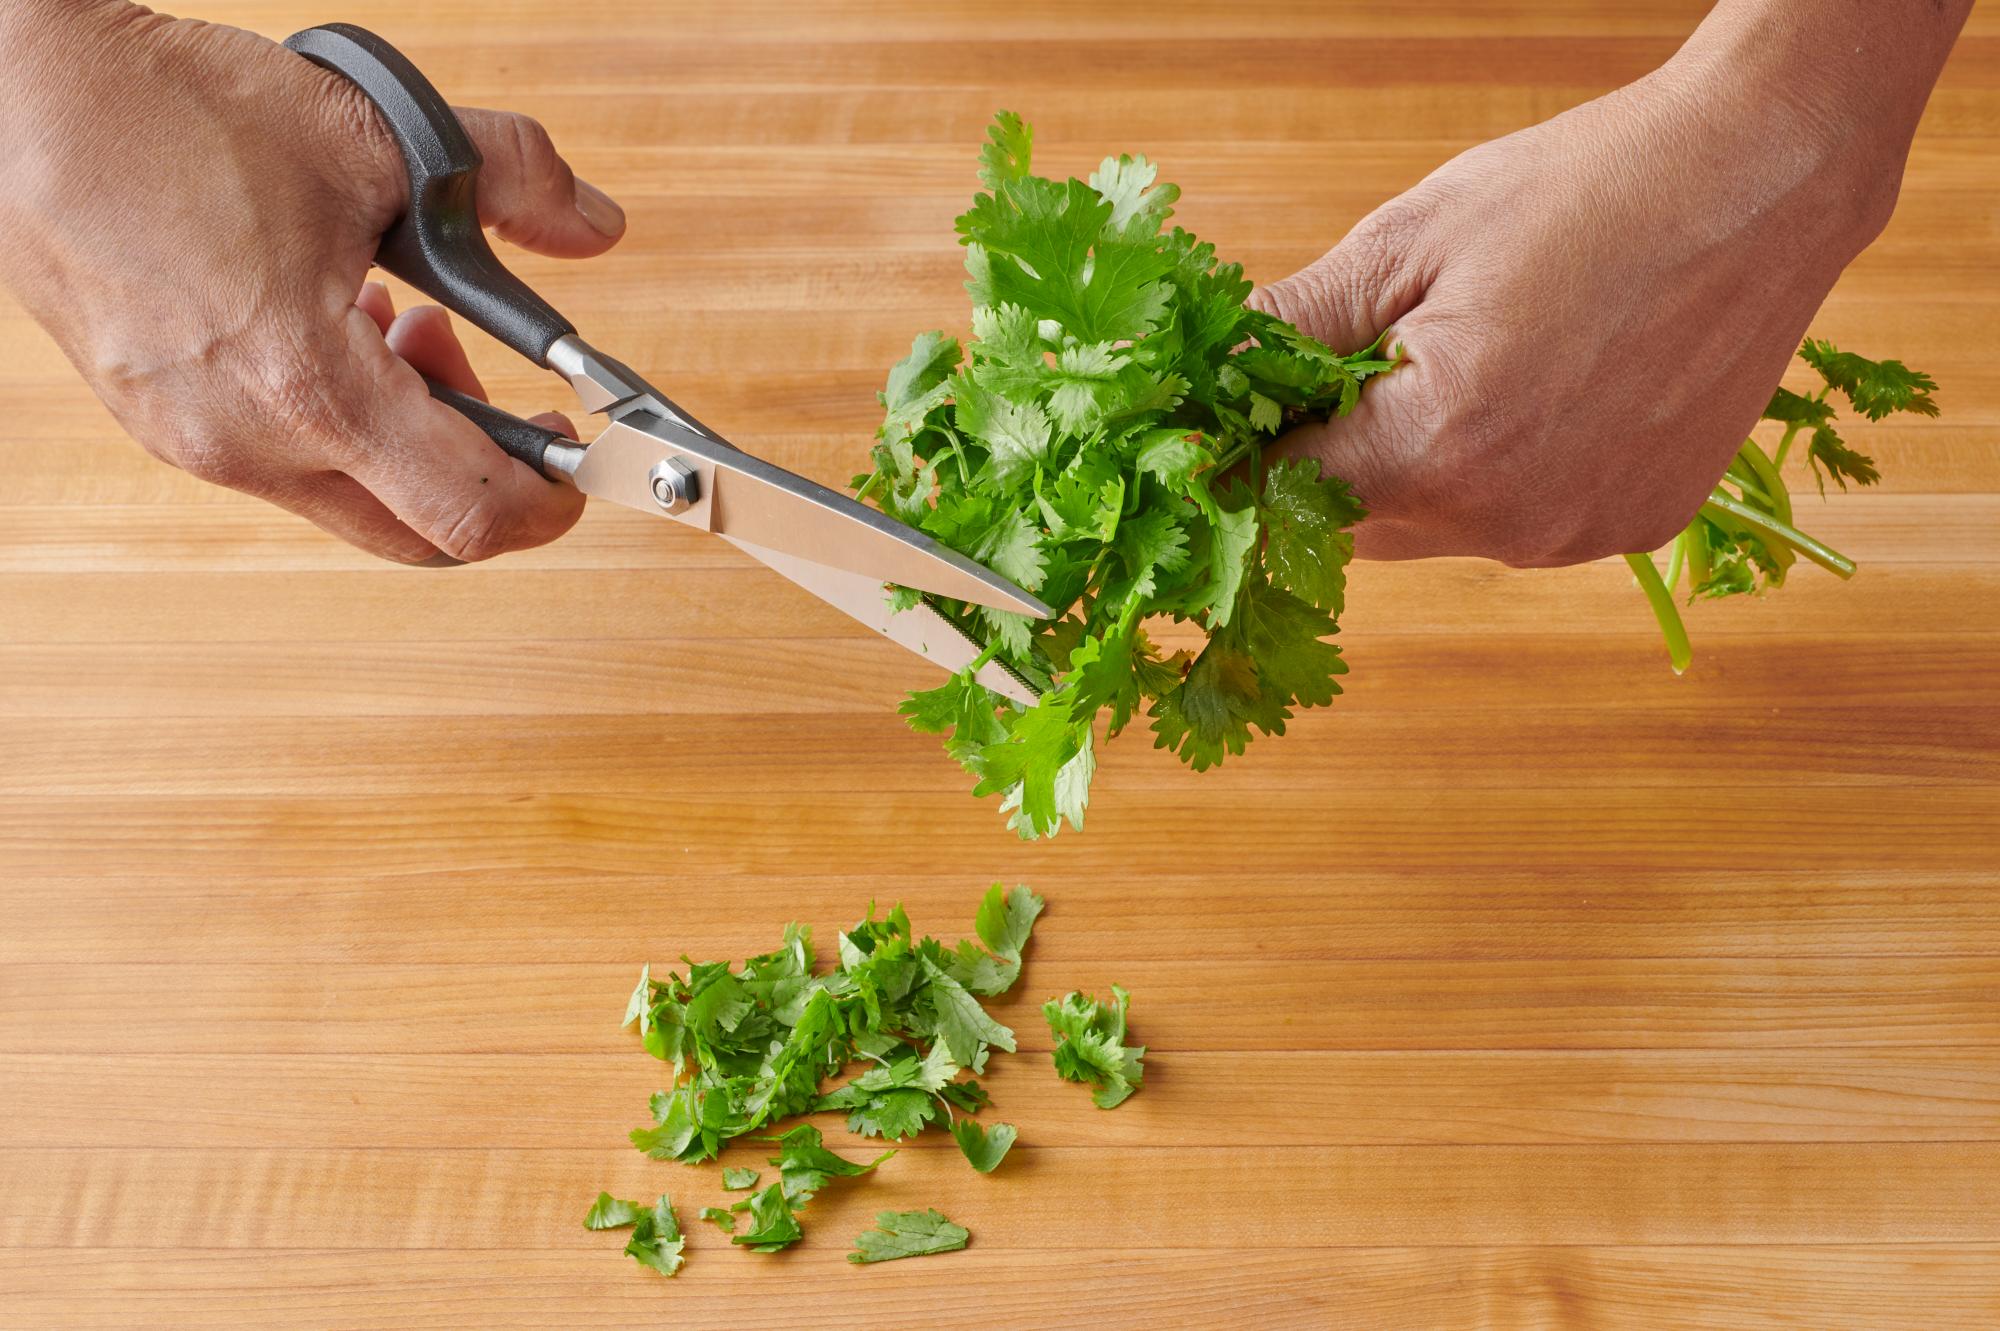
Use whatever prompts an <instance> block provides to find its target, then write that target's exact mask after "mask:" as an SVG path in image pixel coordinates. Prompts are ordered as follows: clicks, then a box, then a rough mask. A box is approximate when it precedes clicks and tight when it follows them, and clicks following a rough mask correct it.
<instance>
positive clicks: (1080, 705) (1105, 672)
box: [856, 112, 1395, 837]
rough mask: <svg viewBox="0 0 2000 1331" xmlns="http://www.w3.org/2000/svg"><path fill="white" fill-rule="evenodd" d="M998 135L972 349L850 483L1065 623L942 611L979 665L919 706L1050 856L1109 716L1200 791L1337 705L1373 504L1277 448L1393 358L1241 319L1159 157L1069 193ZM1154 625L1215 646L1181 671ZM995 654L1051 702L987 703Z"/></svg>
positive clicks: (1012, 120) (1015, 125) (910, 363)
mask: <svg viewBox="0 0 2000 1331" xmlns="http://www.w3.org/2000/svg"><path fill="white" fill-rule="evenodd" d="M988 135H989V139H990V142H988V143H987V144H986V145H985V147H984V148H983V149H982V150H981V152H980V168H979V178H980V180H981V181H983V182H984V184H985V186H986V191H985V192H982V193H980V194H978V195H977V196H975V197H974V199H973V202H972V206H971V208H970V209H968V210H967V211H966V212H965V213H964V214H963V215H962V216H960V217H959V219H958V233H959V236H960V238H961V239H962V241H963V242H964V244H965V249H966V255H965V265H966V270H967V272H968V273H969V274H970V280H969V281H967V283H966V289H967V290H968V291H969V292H970V293H971V295H972V303H973V310H972V329H973V334H974V337H975V338H976V339H977V340H976V341H974V342H973V343H972V344H971V346H970V347H969V348H961V347H960V345H959V344H958V342H957V341H955V340H953V339H951V338H948V337H946V336H945V335H944V334H942V333H925V334H923V335H921V336H919V337H918V338H917V339H916V340H915V342H914V343H912V345H911V348H910V354H909V356H908V357H907V358H905V359H904V360H903V361H902V362H901V363H900V364H898V365H897V366H896V367H895V368H894V369H892V370H891V371H890V372H889V381H888V386H887V388H886V389H885V390H884V392H883V393H882V394H881V401H882V405H883V407H884V409H885V419H884V421H883V424H882V428H881V430H880V432H879V434H878V440H879V442H878V443H877V444H876V446H875V448H874V451H873V460H874V463H875V468H874V470H873V472H871V473H870V474H868V475H866V476H863V477H857V478H856V485H857V486H858V487H859V493H860V494H862V495H863V496H866V497H872V498H873V499H874V500H875V501H876V502H877V503H879V504H881V505H882V507H883V508H884V509H885V510H887V511H888V512H889V513H891V514H893V515H894V516H895V517H897V518H899V519H901V520H902V521H904V522H907V523H909V524H911V525H912V526H915V527H919V528H921V529H923V530H924V531H926V532H929V533H930V534H931V535H933V536H935V537H936V538H937V539H938V540H939V541H941V542H942V543H943V544H945V545H947V546H950V547H951V548H952V549H954V550H958V551H960V552H962V553H964V554H967V555H970V556H971V557H973V558H975V559H978V560H980V561H981V562H982V563H985V564H986V565H988V566H989V567H991V568H993V569H994V570H995V571H996V572H999V573H1001V574H1002V575H1004V576H1006V577H1008V578H1011V579H1012V580H1013V581H1014V582H1016V583H1018V584H1019V585H1020V586H1022V587H1025V588H1027V589H1028V590H1030V591H1032V592H1035V593H1036V594H1038V595H1039V596H1040V597H1041V598H1042V599H1043V600H1044V601H1046V602H1048V604H1049V605H1051V606H1054V607H1056V609H1057V611H1058V615H1057V618H1056V619H1054V620H1052V621H1047V622H1038V621H1035V620H1032V619H1029V618H1028V617H1026V616H1023V615H1017V614H1011V613H1008V612H1006V611H1000V610H993V609H990V608H987V607H984V606H968V605H965V604H962V603H959V602H953V601H944V600H934V601H933V604H935V605H936V606H937V607H938V609H939V610H940V611H941V612H943V613H945V614H946V615H948V616H949V617H951V618H952V619H953V620H954V621H955V622H956V623H957V624H958V625H959V626H960V627H961V628H962V629H964V630H965V631H966V632H967V633H968V634H971V635H972V636H973V637H974V639H975V640H977V641H980V642H983V643H985V644H987V645H986V648H985V652H984V654H983V655H982V656H981V658H980V659H979V660H978V661H977V662H976V663H975V664H974V665H973V667H972V668H971V669H968V670H967V671H966V672H964V673H962V674H960V675H958V676H955V677H954V678H953V679H952V680H951V681H950V682H948V683H946V684H944V685H942V686H941V687H938V688H935V689H930V690H927V691H924V692H920V693H915V694H912V695H911V696H910V698H909V699H908V700H907V701H906V702H905V703H904V704H903V708H902V710H903V713H904V714H905V715H906V716H908V718H909V720H910V724H911V725H912V726H914V727H915V728H916V729H918V730H921V731H926V732H930V733H937V734H943V735H946V736H948V738H947V740H946V742H945V748H946V751H947V752H948V753H950V754H951V756H952V757H953V758H955V759H957V760H958V762H959V763H960V764H961V765H963V766H964V767H965V769H966V770H967V771H968V772H970V773H971V774H972V776H973V777H974V779H975V785H974V793H975V794H979V795H997V796H999V797H1000V799H1001V807H1002V809H1003V810H1004V811H1006V812H1008V813H1009V814H1010V815H1011V816H1010V822H1011V825H1012V826H1013V827H1014V828H1015V829H1016V830H1017V831H1018V832H1019V833H1020V834H1021V835H1022V836H1024V837H1040V836H1047V835H1051V834H1053V833H1054V832H1056V831H1057V830H1058V829H1059V828H1060V826H1061V824H1062V823H1063V822H1064V821H1065V820H1067V821H1068V822H1069V823H1071V824H1072V825H1075V826H1081V825H1082V823H1083V814H1084V806H1085V803H1086V801H1087V800H1088V797H1089V791H1090V781H1091V775H1092V772H1093V771H1094V769H1095V763H1096V759H1095V756H1094V754H1093V727H1094V724H1095V723H1096V721H1097V720H1098V718H1099V717H1100V716H1102V717H1103V718H1104V723H1105V730H1106V733H1107V735H1108V736H1109V735H1116V734H1118V732H1119V731H1121V730H1122V729H1124V727H1125V726H1126V725H1127V724H1128V723H1129V722H1130V721H1131V720H1132V718H1133V717H1134V715H1136V714H1137V713H1139V712H1140V711H1141V710H1143V711H1144V712H1145V714H1146V716H1147V718H1148V720H1149V723H1150V728H1151V730H1152V732H1153V736H1154V743H1155V745H1156V746H1157V747H1160V748H1165V749H1169V750H1171V751H1172V752H1173V753H1174V754H1175V755H1176V756H1178V757H1179V758H1180V759H1181V760H1182V761H1183V762H1185V763H1187V764H1188V765H1189V766H1190V767H1193V768H1195V769H1196V770H1197V771H1199V770H1201V769H1204V768H1207V767H1211V766H1213V765H1215V764H1216V763H1219V762H1221V761H1222V759H1223V758H1224V756H1225V755H1228V754H1240V753H1241V752H1243V749H1244V746H1245V745H1247V744H1248V743H1249V742H1250V739H1251V735H1252V732H1253V731H1255V732H1261V733H1264V734H1282V733H1284V729H1285V723H1286V722H1287V721H1289V720H1290V719H1291V718H1292V717H1293V715H1294V713H1295V710H1296V709H1298V708H1304V707H1317V706H1323V705H1325V704H1327V703H1329V702H1331V701H1332V700H1333V697H1334V695H1335V694H1337V693H1338V692H1340V686H1339V684H1338V683H1337V682H1336V681H1337V678H1338V676H1340V675H1341V674H1343V673H1344V672H1345V671H1346V668H1347V667H1346V664H1345V662H1343V661H1342V660H1341V658H1340V652H1339V650H1338V649H1337V648H1336V647H1335V646H1334V645H1333V644H1332V643H1330V642H1328V641H1326V640H1327V639H1328V638H1330V637H1332V636H1333V635H1334V634H1335V633H1336V632H1337V631H1338V628H1339V625H1338V619H1339V616H1340V611H1341V607H1342V602H1343V597H1344V594H1345V590H1346V573H1345V570H1346V565H1347V562H1348V560H1349V558H1350V557H1351V555H1352V553H1353V543H1352V540H1351V538H1350V537H1349V536H1348V535H1347V529H1348V528H1349V527H1351V526H1353V524H1354V523H1356V522H1358V521H1360V519H1361V517H1362V516H1363V512H1364V510H1363V508H1362V506H1361V504H1360V503H1359V502H1358V501H1357V500H1356V499H1355V498H1354V496H1353V495H1351V494H1350V493H1349V492H1348V489H1347V487H1346V485H1345V484H1344V483H1342V482H1340V481H1338V480H1335V479H1332V478H1328V477H1322V476H1321V475H1320V472H1319V465H1318V464H1317V463H1316V462H1312V461H1310V460H1302V461H1289V462H1284V463H1280V464H1278V465H1275V466H1270V467H1266V466H1264V465H1263V463H1262V452H1263V447H1264V445H1265V444H1266V443H1268V442H1269V441H1270V440H1271V439H1272V438H1274V437H1275V436H1276V435H1277V434H1278V433H1279V431H1280V430H1282V429H1284V428H1285V427H1286V426H1287V425H1290V424H1293V423H1296V422H1299V421H1302V420H1309V419H1310V420H1323V419H1326V418H1328V417H1331V416H1340V415H1345V414H1346V413H1347V412H1349V411H1350V410H1352V409H1353V407H1354V404H1355V402H1356V401H1357V400H1358V398H1359V396H1360V392H1361V385H1362V383H1363V381H1364V380H1366V379H1368V378H1369V377H1371V376H1373V375H1376V374H1380V373H1382V372H1384V371H1386V370H1389V369H1391V368H1393V367H1394V365H1395V360H1394V358H1393V357H1390V358H1383V357H1382V356H1380V355H1379V354H1378V348H1377V347H1368V348H1366V349H1364V350H1361V351H1357V352H1354V353H1352V354H1351V355H1345V356H1343V355H1337V354H1336V353H1334V352H1333V351H1332V350H1330V349H1329V348H1328V347H1326V346H1324V345H1323V344H1321V343H1319V342H1316V341H1314V340H1313V339H1312V338H1310V337H1307V336H1305V335H1304V334H1303V333H1301V332H1299V331H1298V330H1297V329H1295V328H1293V327H1292V326H1291V325H1290V324H1287V323H1285V322H1284V321H1282V320H1280V319H1277V318H1275V317H1273V316H1271V315H1269V314H1265V313H1262V312H1260V311H1256V310H1251V309H1247V308H1245V307H1244V304H1243V301H1244V299H1245V298H1246V297H1247V296H1248V295H1249V294H1250V291H1251V284H1250V283H1249V282H1248V281H1246V280H1245V279H1244V277H1243V269H1242V267H1241V265H1238V264H1223V263H1218V262H1217V261H1216V255H1215V247H1214V246H1212V245H1207V244H1202V243H1200V242H1198V241H1196V239H1195V238H1194V237H1193V236H1191V235H1189V234H1188V233H1187V232H1186V231H1184V230H1182V229H1181V228H1179V227H1175V228H1173V229H1172V230H1171V231H1169V230H1166V229H1165V224H1166V221H1167V218H1168V217H1169V216H1170V215H1171V212H1172V208H1171V205H1172V204H1173V202H1174V200H1175V199H1176V198H1178V197H1179V191H1178V190H1177V189H1176V188H1175V187H1174V186H1173V185H1170V184H1158V183H1156V181H1157V178H1158V171H1157V169H1156V168H1155V167H1154V166H1153V164H1152V163H1150V162H1148V161H1147V160H1146V159H1145V158H1143V157H1132V156H1122V157H1110V158H1106V159H1105V160H1104V163H1103V164H1102V165H1101V166H1100V167H1099V168H1098V170H1097V171H1096V173H1095V174H1093V175H1092V176H1091V177H1090V179H1089V181H1087V182H1086V181H1081V180H1076V179H1070V180H1065V181H1056V180H1050V179H1047V178H1045V177H1042V176H1037V175H1034V174H1032V173H1031V172H1030V169H1029V168H1030V158H1031V146H1032V134H1031V131H1030V130H1029V128H1028V127H1027V126H1026V125H1025V124H1023V123H1022V122H1021V120H1020V118H1019V117H1017V116H1015V115H1013V114H1011V113H1008V112H1002V113H1001V114H1000V115H999V116H998V117H997V118H996V119H995V120H994V122H993V125H992V127H991V129H990V130H989V131H988ZM894 596H895V597H896V598H897V600H898V603H899V604H901V605H904V606H908V605H911V604H914V603H915V601H916V599H917V597H916V593H914V592H911V591H909V590H907V589H899V590H897V591H896V592H895V593H894ZM1161 620H1171V621H1178V622H1184V623H1188V624H1191V625H1194V626H1195V627H1197V628H1198V629H1199V630H1200V631H1201V633H1202V634H1203V635H1205V637H1206V642H1205V644H1204V645H1203V646H1202V647H1201V648H1200V650H1198V651H1178V652H1173V653H1171V654H1167V653H1163V652H1162V651H1161V650H1160V649H1159V648H1158V647H1156V646H1155V645H1154V642H1153V640H1152V638H1151V637H1149V635H1148V626H1149V624H1151V623H1154V622H1156V621H1161ZM989 660H998V661H1000V662H1001V663H1003V664H1004V665H1005V666H1007V667H1008V668H1009V669H1011V670H1012V671H1013V672H1014V673H1015V674H1016V675H1017V676H1019V677H1020V678H1021V679H1022V680H1024V681H1025V682H1026V683H1028V684H1029V685H1030V686H1032V687H1033V688H1034V689H1036V690H1037V691H1039V692H1040V695H1041V696H1040V700H1039V701H1038V702H1037V703H1036V704H1035V705H1034V706H1032V707H1023V706H1021V705H1019V704H1016V703H1013V702H1010V701H1008V700H1006V699H1003V698H1001V697H999V696H998V695H996V694H994V693H991V692H989V691H988V690H987V689H985V688H984V687H982V686H980V685H979V684H978V683H976V682H974V680H973V672H974V671H976V670H977V669H978V668H979V666H982V665H984V664H986V662H987V661H989Z"/></svg>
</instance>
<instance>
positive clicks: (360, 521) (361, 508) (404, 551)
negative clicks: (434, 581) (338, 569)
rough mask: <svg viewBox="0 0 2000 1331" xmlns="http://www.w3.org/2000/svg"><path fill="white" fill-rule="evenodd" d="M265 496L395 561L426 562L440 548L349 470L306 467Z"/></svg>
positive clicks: (321, 527)
mask: <svg viewBox="0 0 2000 1331" xmlns="http://www.w3.org/2000/svg"><path fill="white" fill-rule="evenodd" d="M264 497H265V498H266V499H268V500H270V501H271V502H272V503H274V504H277V505H278V506H279V507H281V508H286V509H290V510H291V511H292V512H294V513H296V514H298V515H299V516H300V517H302V518H304V519H306V520H307V521H308V522H310V523H312V524H313V525H314V526H315V527H318V528H319V529H320V530H322V531H325V532H331V533H332V534H333V535H335V536H338V537H339V538H340V539H341V540H343V541H346V542H347V543H348V544H349V545H353V546H358V547H360V548H361V549H363V550H366V551H367V552H368V553H369V554H371V555H375V556H377V557H378V558H381V559H388V560H393V561H394V562H396V563H398V564H430V563H434V562H436V561H437V560H438V559H439V558H440V555H439V552H438V548H437V547H436V546H435V545H432V544H431V543H430V542H429V541H427V540H425V539H424V538H423V537H421V536H419V535H418V534H417V533H416V532H415V531H413V530H411V528H410V526H409V524H407V523H405V522H404V521H402V520H401V519H400V518H398V517H397V516H396V515H395V514H394V513H391V512H390V511H389V510H388V508H387V507H386V506H385V505H384V504H383V503H382V501H381V500H379V499H377V498H376V497H375V496H374V495H372V494H369V493H368V491H367V489H366V488H365V487H363V486H362V484H361V483H360V482H359V481H357V480H355V479H354V478H353V477H352V476H346V475H343V474H341V473H340V472H337V471H317V472H308V473H304V474H301V475H299V476H296V477H293V478H291V479H290V480H288V481H285V482H281V483H280V484H278V485H277V486H275V487H273V488H272V489H270V490H267V491H266V492H265V495H264Z"/></svg>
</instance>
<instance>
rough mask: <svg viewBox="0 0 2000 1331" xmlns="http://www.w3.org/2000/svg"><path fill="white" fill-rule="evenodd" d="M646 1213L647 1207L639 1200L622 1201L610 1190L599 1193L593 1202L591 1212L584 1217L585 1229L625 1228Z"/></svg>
mask: <svg viewBox="0 0 2000 1331" xmlns="http://www.w3.org/2000/svg"><path fill="white" fill-rule="evenodd" d="M645 1213H646V1208H645V1207H643V1206H641V1205H639V1203H637V1202H625V1201H620V1200H619V1199H618V1198H616V1197H613V1196H612V1195H611V1194H610V1193H608V1192H600V1193H598V1194H597V1200H596V1201H595V1202H592V1203H591V1206H590V1213H589V1214H588V1215H586V1216H584V1218H583V1227H584V1228H585V1229H623V1228H625V1226H627V1225H630V1224H633V1223H635V1222H636V1221H637V1220H638V1219H639V1217H640V1216H642V1215H644V1214H645Z"/></svg>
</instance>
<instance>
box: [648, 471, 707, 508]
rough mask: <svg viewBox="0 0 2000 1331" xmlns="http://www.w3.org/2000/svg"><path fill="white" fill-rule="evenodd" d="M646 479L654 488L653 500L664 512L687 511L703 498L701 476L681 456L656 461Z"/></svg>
mask: <svg viewBox="0 0 2000 1331" xmlns="http://www.w3.org/2000/svg"><path fill="white" fill-rule="evenodd" d="M646 479H647V482H648V483H649V484H650V485H651V486H652V488H653V502H654V503H656V504H658V505H659V506H660V508H661V510H662V511H663V512H667V513H685V512H687V511H688V510H689V509H690V508H693V507H694V504H695V501H696V500H698V499H700V498H701V478H700V477H699V476H698V475H696V474H695V470H694V468H693V467H690V466H688V464H687V463H685V462H682V461H681V460H680V459H679V458H666V459H664V460H662V461H660V462H656V463H654V464H653V470H652V471H651V473H649V474H648V475H647V477H646Z"/></svg>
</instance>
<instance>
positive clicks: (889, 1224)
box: [847, 1211, 972, 1263]
mask: <svg viewBox="0 0 2000 1331" xmlns="http://www.w3.org/2000/svg"><path fill="white" fill-rule="evenodd" d="M971 1237H972V1236H971V1234H970V1233H968V1232H967V1231H966V1230H965V1229H964V1228H962V1227H961V1226H958V1225H954V1224H953V1223H952V1222H951V1221H949V1220H947V1219H945V1218H944V1216H943V1215H942V1214H941V1213H939V1212H937V1211H883V1212H882V1213H881V1214H879V1215H877V1216H876V1217H875V1228H873V1229H870V1230H865V1231H863V1232H862V1233H861V1234H859V1235H857V1236H856V1237H855V1240H854V1248H855V1250H854V1251H853V1252H851V1253H849V1254H847V1260H848V1261H850V1262H859V1263H867V1262H893V1261H895V1260H896V1259H898V1258H901V1257H924V1256H928V1255H929V1254H931V1253H939V1252H956V1251H958V1250H959V1249H960V1248H963V1247H964V1246H965V1244H966V1240H967V1239H969V1238H971Z"/></svg>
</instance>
